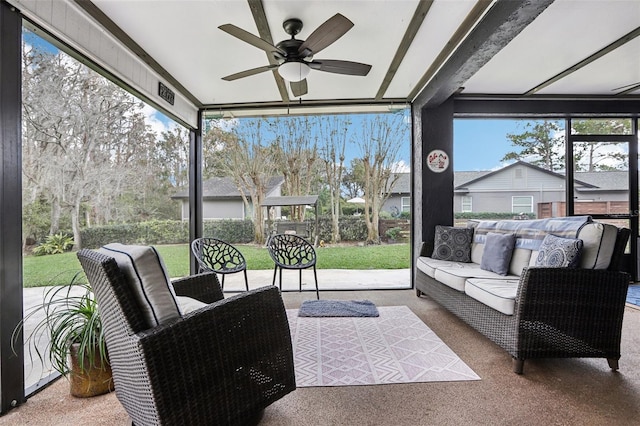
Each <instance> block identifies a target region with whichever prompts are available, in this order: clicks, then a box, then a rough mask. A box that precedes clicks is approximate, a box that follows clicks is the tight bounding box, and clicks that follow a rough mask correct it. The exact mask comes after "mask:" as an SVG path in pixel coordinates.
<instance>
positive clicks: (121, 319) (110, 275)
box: [78, 249, 147, 334]
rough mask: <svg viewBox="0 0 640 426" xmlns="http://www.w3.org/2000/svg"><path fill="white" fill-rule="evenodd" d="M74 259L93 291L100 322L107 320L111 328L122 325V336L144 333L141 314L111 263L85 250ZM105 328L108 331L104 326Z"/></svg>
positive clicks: (145, 326)
mask: <svg viewBox="0 0 640 426" xmlns="http://www.w3.org/2000/svg"><path fill="white" fill-rule="evenodd" d="M78 259H79V260H80V264H81V265H82V268H83V269H84V271H85V274H86V276H87V280H88V281H89V284H91V287H92V288H93V291H94V294H95V296H96V300H97V301H98V309H99V310H100V312H101V318H111V319H113V320H114V323H115V324H126V326H127V330H126V331H124V330H123V331H124V332H125V333H126V334H135V333H138V332H140V331H143V330H145V329H146V328H147V322H146V320H145V318H144V316H143V315H142V310H141V309H140V306H138V304H137V302H136V298H135V295H134V294H133V290H132V289H131V286H130V285H129V283H128V282H127V279H126V277H125V275H124V274H123V273H122V271H121V270H120V268H119V267H118V264H117V263H116V261H115V259H114V258H112V257H109V256H106V255H104V254H102V253H99V252H97V251H94V250H87V249H82V250H80V251H79V252H78ZM103 311H104V314H102V312H103ZM119 326H120V325H118V327H119ZM105 328H108V327H107V326H106V325H105Z"/></svg>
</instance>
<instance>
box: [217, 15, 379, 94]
mask: <svg viewBox="0 0 640 426" xmlns="http://www.w3.org/2000/svg"><path fill="white" fill-rule="evenodd" d="M282 27H283V28H284V30H285V32H286V33H287V34H289V35H291V38H290V39H287V40H283V41H281V42H279V43H278V44H276V45H275V46H273V45H272V44H271V43H269V42H267V41H265V40H263V39H261V38H260V37H257V36H255V35H253V34H251V33H250V32H247V31H245V30H243V29H242V28H239V27H236V26H235V25H232V24H224V25H220V26H219V27H218V28H220V29H221V30H222V31H224V32H226V33H228V34H230V35H232V36H234V37H236V38H239V39H240V40H242V41H244V42H246V43H249V44H251V45H253V46H255V47H257V48H259V49H262V50H264V51H265V52H267V53H268V54H270V55H272V56H273V58H274V59H275V61H276V62H277V64H271V65H265V66H262V67H258V68H253V69H250V70H246V71H241V72H239V73H235V74H231V75H228V76H226V77H222V79H223V80H226V81H233V80H237V79H239V78H244V77H249V76H251V75H255V74H259V73H261V72H265V71H269V70H273V69H277V70H278V74H280V76H281V77H282V78H284V79H285V80H287V81H289V82H290V85H291V91H292V92H293V95H294V96H296V97H298V96H302V95H305V94H306V93H307V80H306V77H307V76H308V75H309V73H310V72H311V70H316V71H324V72H331V73H335V74H347V75H357V76H365V75H367V74H368V73H369V70H370V69H371V65H367V64H362V63H359V62H351V61H340V60H335V59H314V58H313V56H314V55H315V54H316V53H318V52H320V51H321V50H322V49H324V48H325V47H327V46H329V45H330V44H332V43H333V42H335V41H336V40H338V39H339V38H340V37H342V36H343V35H344V34H345V33H346V32H347V31H349V30H350V29H351V27H353V22H351V21H350V20H349V19H347V18H345V17H344V16H343V15H341V14H339V13H337V14H336V15H334V16H333V17H331V18H329V19H328V20H326V21H325V22H324V23H323V24H322V25H320V26H319V27H318V28H316V30H315V31H314V32H312V33H311V35H309V38H307V39H306V40H298V39H296V38H295V36H296V34H298V33H299V32H300V31H301V30H302V21H301V20H300V19H296V18H292V19H287V20H286V21H284V23H283V24H282Z"/></svg>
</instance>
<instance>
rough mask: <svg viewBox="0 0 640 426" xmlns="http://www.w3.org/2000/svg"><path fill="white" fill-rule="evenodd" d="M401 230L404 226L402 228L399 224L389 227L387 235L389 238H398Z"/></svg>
mask: <svg viewBox="0 0 640 426" xmlns="http://www.w3.org/2000/svg"><path fill="white" fill-rule="evenodd" d="M401 231H402V228H400V227H399V226H396V227H395V228H389V229H387V232H385V235H386V236H387V238H389V239H392V240H397V239H398V237H399V236H400V232H401Z"/></svg>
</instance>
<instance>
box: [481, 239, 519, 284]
mask: <svg viewBox="0 0 640 426" xmlns="http://www.w3.org/2000/svg"><path fill="white" fill-rule="evenodd" d="M515 243H516V234H498V233H496V232H489V233H488V234H487V238H486V240H485V243H484V252H483V253H482V261H481V262H480V269H484V270H485V271H491V272H495V273H496V274H500V275H507V273H508V272H509V263H511V255H512V254H513V247H514V245H515Z"/></svg>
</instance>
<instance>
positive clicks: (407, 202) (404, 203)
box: [400, 197, 411, 212]
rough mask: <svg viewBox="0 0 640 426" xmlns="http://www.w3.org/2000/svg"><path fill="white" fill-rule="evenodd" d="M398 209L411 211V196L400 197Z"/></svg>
mask: <svg viewBox="0 0 640 426" xmlns="http://www.w3.org/2000/svg"><path fill="white" fill-rule="evenodd" d="M405 207H406V208H405ZM400 211H401V212H410V211H411V197H400Z"/></svg>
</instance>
